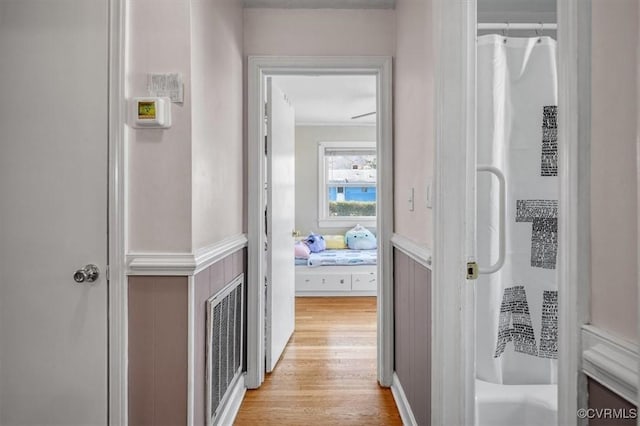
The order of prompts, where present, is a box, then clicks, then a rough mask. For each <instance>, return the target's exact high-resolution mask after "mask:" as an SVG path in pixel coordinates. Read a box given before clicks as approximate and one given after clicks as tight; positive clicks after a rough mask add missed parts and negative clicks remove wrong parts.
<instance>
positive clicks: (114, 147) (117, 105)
mask: <svg viewBox="0 0 640 426" xmlns="http://www.w3.org/2000/svg"><path fill="white" fill-rule="evenodd" d="M107 6H108V8H109V11H108V13H109V22H108V32H109V34H108V40H107V41H108V44H109V48H108V49H109V53H108V54H109V58H108V67H109V70H108V73H109V74H108V89H107V90H108V94H107V96H108V119H107V120H108V124H107V126H108V129H107V139H108V142H107V143H108V154H107V155H108V180H107V185H108V188H107V191H108V213H107V214H108V236H107V241H108V252H107V256H108V258H107V262H108V265H107V271H106V277H107V286H108V287H107V289H108V290H107V307H108V313H107V314H108V318H107V329H108V354H107V357H108V358H107V359H108V361H107V363H108V367H107V368H108V378H107V380H108V393H107V395H108V401H107V402H106V403H107V404H108V410H107V412H108V419H107V421H108V424H113V425H124V426H126V425H127V424H128V421H129V419H128V404H127V399H128V392H127V387H128V369H127V361H128V345H127V339H128V334H127V276H126V274H125V271H126V268H125V247H126V214H125V207H126V205H125V196H126V193H125V190H126V182H125V179H126V174H125V165H126V161H125V123H126V118H125V96H124V88H125V85H124V82H125V52H126V50H125V47H126V45H125V43H126V35H125V31H126V24H125V14H126V4H125V0H107Z"/></svg>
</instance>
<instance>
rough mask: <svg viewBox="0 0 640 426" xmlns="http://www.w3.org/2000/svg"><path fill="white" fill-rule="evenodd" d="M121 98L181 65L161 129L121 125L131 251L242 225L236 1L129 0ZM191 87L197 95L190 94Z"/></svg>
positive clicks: (230, 231) (188, 242)
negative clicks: (180, 87) (177, 89)
mask: <svg viewBox="0 0 640 426" xmlns="http://www.w3.org/2000/svg"><path fill="white" fill-rule="evenodd" d="M128 28H129V34H130V38H129V42H130V48H129V49H128V56H127V66H126V68H127V71H126V75H127V88H126V96H127V97H128V98H129V97H133V96H146V95H147V88H146V82H147V74H148V73H152V72H180V73H182V74H183V78H184V89H185V97H184V103H182V104H175V103H174V104H172V107H171V110H172V127H171V128H170V129H167V130H140V129H131V128H127V139H128V140H127V145H128V150H129V152H128V155H129V157H128V165H127V172H128V179H129V181H128V187H129V196H128V203H129V206H128V251H129V252H169V253H185V252H186V253H189V252H192V251H195V250H197V249H199V248H201V247H205V246H208V245H211V244H213V243H216V242H218V241H220V240H222V239H224V238H225V237H229V236H232V235H236V234H239V233H242V232H243V221H242V216H243V210H244V203H243V155H244V152H243V140H242V127H243V123H242V90H243V78H242V72H243V71H242V36H243V31H242V7H241V3H240V2H238V1H236V0H191V1H180V2H175V1H170V0H136V1H133V2H130V5H129V27H128ZM192 95H193V96H192Z"/></svg>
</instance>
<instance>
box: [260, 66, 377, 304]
mask: <svg viewBox="0 0 640 426" xmlns="http://www.w3.org/2000/svg"><path fill="white" fill-rule="evenodd" d="M273 84H274V85H275V86H278V87H279V88H280V89H281V90H282V92H283V93H285V94H286V96H287V97H288V99H289V100H290V102H291V104H292V106H293V109H294V110H295V228H294V229H295V234H296V237H295V240H296V241H297V242H298V244H296V246H295V247H296V250H295V254H296V260H295V263H296V268H295V270H296V272H295V275H296V296H375V295H376V275H377V274H376V258H377V256H376V254H377V251H376V250H375V249H376V248H377V244H376V238H375V234H376V216H375V214H376V178H377V157H376V114H375V110H376V79H375V77H374V76H365V75H349V76H347V75H340V76H282V77H274V79H273ZM358 225H360V228H357V229H355V227H356V226H358ZM348 231H351V232H350V233H349V234H348V236H349V238H348V239H347V238H345V237H346V236H347V235H346V234H347V232H348ZM312 234H314V235H313V236H312ZM315 235H319V236H321V237H314V236H315ZM314 238H315V239H316V240H319V241H317V242H316V243H313V239H314ZM305 240H309V241H307V243H306V244H305ZM352 248H357V249H364V250H350V249H352ZM308 249H310V250H308ZM308 252H311V253H310V256H309V253H308Z"/></svg>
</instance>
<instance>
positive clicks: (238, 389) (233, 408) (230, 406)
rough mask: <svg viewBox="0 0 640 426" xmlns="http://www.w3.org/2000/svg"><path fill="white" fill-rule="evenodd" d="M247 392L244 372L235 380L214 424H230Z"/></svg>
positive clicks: (222, 425)
mask: <svg viewBox="0 0 640 426" xmlns="http://www.w3.org/2000/svg"><path fill="white" fill-rule="evenodd" d="M246 392H247V387H246V386H245V384H244V373H243V374H242V375H241V376H240V377H239V378H238V380H236V382H235V385H234V386H233V390H232V391H231V394H230V395H229V398H228V399H227V400H226V403H225V406H224V408H223V409H222V411H221V412H220V416H219V417H218V418H217V419H216V422H215V425H219V426H227V425H232V424H233V422H234V421H235V419H236V416H237V415H238V411H240V405H242V400H243V399H244V395H245V393H246Z"/></svg>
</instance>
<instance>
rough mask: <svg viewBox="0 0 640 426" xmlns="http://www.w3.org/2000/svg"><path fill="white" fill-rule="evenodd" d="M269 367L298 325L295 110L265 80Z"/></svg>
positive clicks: (277, 89) (267, 356)
mask: <svg viewBox="0 0 640 426" xmlns="http://www.w3.org/2000/svg"><path fill="white" fill-rule="evenodd" d="M267 117H268V118H267V183H268V185H267V299H266V304H267V312H266V314H267V318H266V348H265V353H266V358H267V359H266V371H267V372H271V371H273V369H274V368H275V366H276V364H277V362H278V359H280V356H281V355H282V351H284V348H285V346H286V345H287V342H288V341H289V338H290V337H291V335H292V334H293V329H294V327H295V269H294V257H293V244H294V238H293V235H292V233H293V229H294V226H295V111H294V109H293V106H291V104H290V103H289V100H288V99H287V97H286V95H285V94H284V93H283V92H282V90H280V89H279V88H278V87H277V86H276V85H275V84H274V83H273V81H272V79H271V78H268V79H267Z"/></svg>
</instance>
